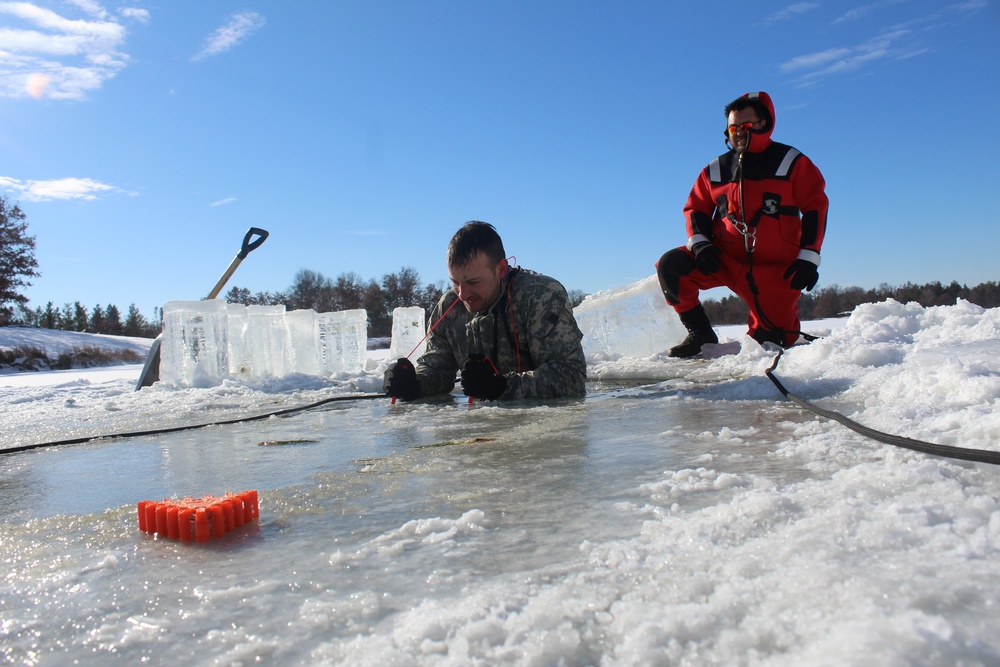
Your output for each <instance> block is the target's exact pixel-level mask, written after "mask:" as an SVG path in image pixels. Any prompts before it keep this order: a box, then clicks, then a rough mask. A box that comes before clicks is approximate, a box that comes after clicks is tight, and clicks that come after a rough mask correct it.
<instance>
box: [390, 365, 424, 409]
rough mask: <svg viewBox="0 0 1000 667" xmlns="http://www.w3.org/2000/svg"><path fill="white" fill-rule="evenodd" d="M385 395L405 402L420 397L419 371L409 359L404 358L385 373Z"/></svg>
mask: <svg viewBox="0 0 1000 667" xmlns="http://www.w3.org/2000/svg"><path fill="white" fill-rule="evenodd" d="M383 379H384V380H385V384H384V385H383V386H384V387H385V394H386V396H392V397H393V398H398V399H400V400H403V401H412V400H413V399H415V398H417V397H418V396H420V385H418V384H417V369H416V368H414V367H413V364H412V363H410V360H409V359H406V358H403V359H400V360H399V361H397V362H396V363H394V364H393V365H392V366H389V368H388V369H387V370H386V371H385V376H384V378H383Z"/></svg>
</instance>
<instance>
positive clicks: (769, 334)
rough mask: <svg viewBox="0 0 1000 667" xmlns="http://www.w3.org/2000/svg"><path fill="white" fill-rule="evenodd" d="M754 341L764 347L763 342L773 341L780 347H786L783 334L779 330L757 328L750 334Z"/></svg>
mask: <svg viewBox="0 0 1000 667" xmlns="http://www.w3.org/2000/svg"><path fill="white" fill-rule="evenodd" d="M751 338H753V339H754V340H755V341H757V342H758V343H760V345H761V347H764V343H774V344H776V345H780V346H781V347H788V346H787V345H786V344H785V334H784V333H783V332H781V331H771V330H770V329H757V330H756V331H754V332H753V336H751Z"/></svg>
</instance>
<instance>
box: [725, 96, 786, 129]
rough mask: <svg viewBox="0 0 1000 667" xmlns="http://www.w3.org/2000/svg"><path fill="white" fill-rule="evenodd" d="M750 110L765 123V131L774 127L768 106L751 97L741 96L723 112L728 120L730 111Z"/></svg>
mask: <svg viewBox="0 0 1000 667" xmlns="http://www.w3.org/2000/svg"><path fill="white" fill-rule="evenodd" d="M750 108H752V109H753V110H754V111H756V112H757V118H759V119H760V120H762V121H764V125H765V127H764V129H765V130H769V129H771V128H772V127H774V119H773V118H771V112H770V111H768V109H767V105H766V104H764V103H763V102H762V101H761V100H760V98H757V97H750V96H749V95H741V96H740V97H737V98H736V99H735V100H733V101H732V102H730V103H729V104H727V105H726V108H725V109H724V110H723V115H724V116H725V117H726V119H727V120H728V118H729V112H730V111H743V110H744V109H750Z"/></svg>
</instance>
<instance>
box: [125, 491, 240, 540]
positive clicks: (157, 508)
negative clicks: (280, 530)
mask: <svg viewBox="0 0 1000 667" xmlns="http://www.w3.org/2000/svg"><path fill="white" fill-rule="evenodd" d="M259 516H260V505H259V504H258V502H257V492H256V491H244V492H242V493H227V494H226V495H224V496H222V497H219V496H212V495H208V496H205V497H204V498H190V497H188V498H184V499H183V500H170V499H169V498H168V499H166V500H164V501H163V502H155V501H153V500H142V501H140V502H139V530H141V531H143V532H144V533H150V534H152V535H159V536H160V537H166V538H168V539H171V540H180V541H182V542H191V541H198V542H207V541H208V540H209V538H211V537H221V536H223V535H225V534H226V533H228V532H229V531H231V530H233V529H235V528H239V527H240V526H242V525H243V524H245V523H250V522H251V521H253V520H254V519H256V518H257V517H259Z"/></svg>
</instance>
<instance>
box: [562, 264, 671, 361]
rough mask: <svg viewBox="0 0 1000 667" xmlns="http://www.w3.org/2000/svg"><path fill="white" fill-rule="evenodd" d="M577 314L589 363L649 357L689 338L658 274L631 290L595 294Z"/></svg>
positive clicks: (632, 286)
mask: <svg viewBox="0 0 1000 667" xmlns="http://www.w3.org/2000/svg"><path fill="white" fill-rule="evenodd" d="M573 313H574V315H576V321H577V323H578V324H579V325H580V330H581V331H583V351H584V354H586V356H587V362H588V363H594V362H597V361H607V360H618V359H621V358H622V357H638V358H642V357H649V356H651V355H654V354H657V353H658V352H662V351H663V350H665V349H668V348H670V347H671V346H673V345H676V344H677V343H679V342H680V341H682V340H683V339H684V337H685V336H686V335H687V332H686V331H685V330H684V326H683V325H682V324H681V323H680V320H679V319H678V318H677V315H676V313H674V309H673V308H671V307H670V306H668V305H667V302H666V300H665V299H664V298H663V292H662V291H661V290H660V285H659V283H658V282H657V279H656V276H655V275H654V276H650V277H648V278H646V279H645V280H642V281H640V282H637V283H634V284H632V285H628V286H627V287H623V288H619V289H614V290H607V291H604V292H598V293H596V294H591V295H589V296H588V297H587V298H586V299H584V301H583V303H581V304H580V305H579V306H577V307H576V309H575V310H574V311H573Z"/></svg>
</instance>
